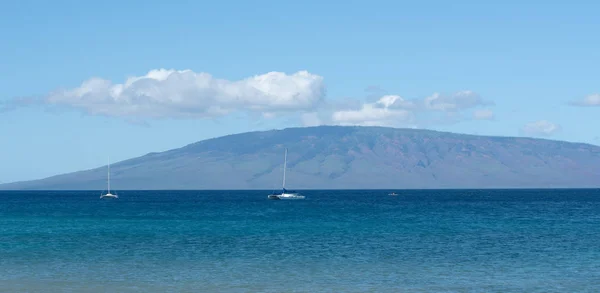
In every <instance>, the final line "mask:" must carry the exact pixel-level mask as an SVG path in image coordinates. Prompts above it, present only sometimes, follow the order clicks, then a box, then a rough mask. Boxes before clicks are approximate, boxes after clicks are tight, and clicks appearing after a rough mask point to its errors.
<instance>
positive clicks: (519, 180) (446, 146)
mask: <svg viewBox="0 0 600 293" xmlns="http://www.w3.org/2000/svg"><path fill="white" fill-rule="evenodd" d="M285 147H287V148H288V149H289V154H288V173H287V174H288V176H287V184H286V186H287V187H289V188H293V189H329V188H331V189H363V188H364V189H370V188H373V189H379V188H382V189H387V188H520V187H522V188H529V187H531V188H537V187H600V147H598V146H593V145H588V144H579V143H568V142H560V141H551V140H542V139H532V138H510V137H487V136H475V135H464V134H454V133H446V132H437V131H430V130H414V129H395V128H384V127H347V126H319V127H307V128H288V129H284V130H272V131H264V132H249V133H243V134H235V135H228V136H224V137H219V138H214V139H208V140H204V141H200V142H197V143H194V144H190V145H187V146H185V147H182V148H179V149H173V150H170V151H166V152H161V153H150V154H147V155H145V156H142V157H138V158H134V159H130V160H126V161H122V162H119V163H116V164H113V165H111V183H112V186H113V187H114V188H115V189H117V190H119V189H121V190H123V189H274V188H280V187H281V176H282V166H283V153H284V148H285ZM105 186H106V167H105V166H103V167H99V168H96V169H92V170H87V171H80V172H75V173H69V174H64V175H58V176H53V177H50V178H46V179H41V180H34V181H27V182H16V183H10V184H3V185H0V189H98V190H102V189H103V188H105Z"/></svg>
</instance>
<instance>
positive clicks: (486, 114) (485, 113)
mask: <svg viewBox="0 0 600 293" xmlns="http://www.w3.org/2000/svg"><path fill="white" fill-rule="evenodd" d="M473 118H474V119H476V120H492V119H494V112H493V111H492V110H490V109H477V110H475V111H474V112H473Z"/></svg>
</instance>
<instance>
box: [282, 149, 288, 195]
mask: <svg viewBox="0 0 600 293" xmlns="http://www.w3.org/2000/svg"><path fill="white" fill-rule="evenodd" d="M286 167H287V148H285V156H284V159H283V189H285V169H286Z"/></svg>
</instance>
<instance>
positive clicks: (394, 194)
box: [388, 192, 398, 196]
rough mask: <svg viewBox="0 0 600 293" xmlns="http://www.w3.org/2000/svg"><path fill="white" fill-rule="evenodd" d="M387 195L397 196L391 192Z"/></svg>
mask: <svg viewBox="0 0 600 293" xmlns="http://www.w3.org/2000/svg"><path fill="white" fill-rule="evenodd" d="M388 195H392V196H396V195H398V194H397V193H395V192H392V193H388Z"/></svg>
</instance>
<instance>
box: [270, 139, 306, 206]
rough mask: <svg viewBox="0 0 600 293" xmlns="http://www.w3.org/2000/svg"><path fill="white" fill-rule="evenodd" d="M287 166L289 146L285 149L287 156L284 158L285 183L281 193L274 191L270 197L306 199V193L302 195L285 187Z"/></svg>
mask: <svg viewBox="0 0 600 293" xmlns="http://www.w3.org/2000/svg"><path fill="white" fill-rule="evenodd" d="M286 168H287V148H286V149H285V156H284V159H283V185H282V188H281V193H275V192H274V193H272V194H269V196H268V198H269V199H276V200H277V199H304V195H300V193H298V192H296V191H292V190H287V189H285V169H286Z"/></svg>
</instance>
